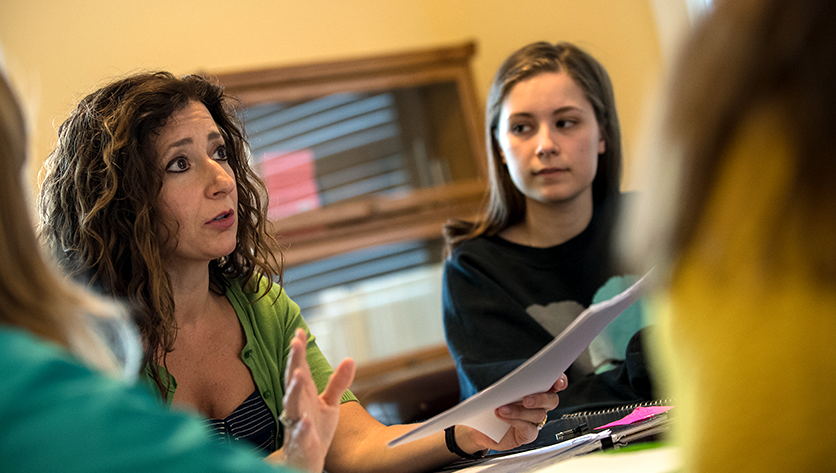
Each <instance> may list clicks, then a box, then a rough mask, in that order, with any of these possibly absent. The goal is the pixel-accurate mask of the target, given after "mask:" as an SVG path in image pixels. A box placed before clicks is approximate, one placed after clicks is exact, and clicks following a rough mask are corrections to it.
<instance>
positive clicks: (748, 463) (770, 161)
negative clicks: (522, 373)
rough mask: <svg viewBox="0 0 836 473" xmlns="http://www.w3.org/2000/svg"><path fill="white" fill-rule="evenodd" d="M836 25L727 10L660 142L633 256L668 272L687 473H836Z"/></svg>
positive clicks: (805, 1)
mask: <svg viewBox="0 0 836 473" xmlns="http://www.w3.org/2000/svg"><path fill="white" fill-rule="evenodd" d="M835 25H836V2H832V1H830V0H795V1H791V2H787V1H784V0H734V1H722V2H718V3H717V4H716V5H715V8H714V11H713V12H711V13H710V14H709V15H708V16H707V17H705V18H704V19H703V21H702V22H701V23H700V24H699V25H698V26H697V28H696V31H695V32H694V34H693V35H692V36H691V37H690V38H689V40H688V42H687V44H686V45H685V48H684V50H683V51H682V55H681V56H680V57H679V61H678V63H677V64H676V67H675V69H674V71H673V75H672V76H671V78H670V85H669V88H668V90H667V92H666V95H665V96H664V100H663V101H662V103H661V109H660V110H661V111H662V113H661V115H660V116H661V120H660V121H659V126H658V128H657V133H656V134H653V135H650V137H649V140H648V144H649V148H650V149H651V152H650V153H648V156H651V157H652V158H653V159H650V160H648V161H647V163H646V165H645V166H644V172H643V176H644V177H646V178H648V180H649V181H650V182H649V185H646V186H644V187H645V188H646V189H647V193H646V199H643V201H642V202H641V203H640V204H639V206H638V208H637V209H635V210H634V211H633V212H631V213H630V214H628V216H627V219H626V221H627V222H628V223H627V227H628V228H627V229H626V231H627V233H628V234H629V235H630V238H629V239H628V241H627V242H626V244H625V248H630V249H631V250H630V251H629V252H625V254H626V255H627V259H629V260H632V261H633V265H634V266H636V267H643V269H646V267H647V266H651V265H652V266H655V268H656V269H655V271H654V274H655V277H656V282H657V284H658V285H659V289H661V291H659V293H658V294H657V296H656V297H655V298H654V299H655V302H654V304H653V306H654V308H655V311H656V313H657V315H658V316H659V317H660V321H661V323H660V339H659V342H660V344H661V351H660V354H661V356H658V357H655V358H654V359H655V360H659V361H660V362H662V361H664V362H666V364H664V365H663V366H664V367H665V368H666V369H665V370H664V372H665V373H666V374H667V375H666V378H665V380H666V381H667V382H663V383H662V385H663V386H666V385H668V382H669V383H670V386H671V388H670V389H671V390H670V395H672V396H673V398H674V399H675V404H676V406H677V409H676V412H677V415H676V418H677V424H676V439H677V440H678V442H679V443H681V445H682V447H683V456H684V458H683V459H684V466H685V471H688V472H712V473H716V472H724V471H729V472H731V471H734V472H743V471H753V472H755V471H757V472H763V471H781V472H789V471H798V472H802V471H803V472H813V471H836V455H833V452H832V446H831V445H830V439H829V437H827V436H823V435H821V434H820V433H819V432H818V431H819V429H822V428H824V429H826V428H827V427H828V426H829V425H831V424H833V422H834V421H836V411H834V410H833V409H832V401H833V392H834V391H835V390H836V372H834V365H836V343H834V339H836V133H834V131H833V130H834V129H836V113H834V110H836V87H835V86H834V84H836V67H834V61H836V27H834V26H835ZM646 184H647V183H646ZM637 248H643V251H636V249H637ZM638 262H641V264H639V263H638Z"/></svg>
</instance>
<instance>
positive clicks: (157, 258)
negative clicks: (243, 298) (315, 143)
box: [38, 72, 281, 394]
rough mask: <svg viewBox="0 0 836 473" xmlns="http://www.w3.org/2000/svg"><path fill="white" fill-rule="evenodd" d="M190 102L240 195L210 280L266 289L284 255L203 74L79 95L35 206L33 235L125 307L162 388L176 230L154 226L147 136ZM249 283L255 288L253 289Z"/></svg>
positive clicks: (153, 167)
mask: <svg viewBox="0 0 836 473" xmlns="http://www.w3.org/2000/svg"><path fill="white" fill-rule="evenodd" d="M193 101H194V102H200V103H202V104H203V105H205V106H206V108H207V109H208V110H209V113H210V114H211V116H212V118H213V119H214V120H215V123H216V124H217V126H218V129H219V130H220V132H221V135H222V136H223V140H224V143H225V145H226V148H227V152H228V156H229V165H230V166H231V167H232V170H233V172H234V175H235V180H236V186H237V192H238V208H237V209H236V217H237V218H238V233H237V244H236V247H235V250H234V251H233V252H232V253H231V254H230V255H227V256H224V257H222V258H219V259H217V260H214V261H212V262H211V263H210V265H209V274H210V286H211V288H212V289H213V290H214V291H216V292H218V291H222V290H223V288H224V287H226V286H227V285H228V278H241V279H242V280H244V281H246V282H253V281H254V280H255V278H253V275H254V274H256V275H259V276H263V277H264V278H265V279H267V280H268V281H269V283H268V284H267V285H266V290H265V292H264V294H266V293H267V291H269V288H270V285H272V282H273V280H274V279H276V280H278V282H279V284H281V251H280V248H279V246H278V244H277V243H276V240H275V239H274V238H273V236H272V234H271V232H270V231H269V222H268V220H267V217H266V205H265V196H266V189H265V187H264V184H263V183H262V182H261V180H260V179H259V178H258V176H257V175H256V174H255V172H254V171H253V170H252V168H251V167H250V165H249V163H248V159H247V142H246V138H245V135H244V131H243V127H242V126H241V124H240V122H239V120H238V119H237V116H236V114H235V111H234V109H233V101H232V100H230V99H229V97H228V96H226V95H225V94H224V90H223V88H222V87H220V86H218V85H214V84H212V83H211V82H209V81H208V80H207V79H205V78H203V77H200V76H196V75H189V76H184V77H182V78H178V77H176V76H174V75H173V74H171V73H168V72H153V73H138V74H134V75H131V76H129V77H126V78H123V79H120V80H117V81H116V82H113V83H111V84H109V85H107V86H104V87H102V88H100V89H98V90H96V91H95V92H93V93H91V94H90V95H88V96H87V97H85V98H84V99H83V100H82V101H81V102H80V103H79V105H78V106H77V107H76V109H75V110H74V111H73V112H72V113H71V114H70V116H69V118H67V120H66V121H65V122H64V123H63V124H62V125H61V127H60V128H59V130H58V144H57V146H56V148H55V150H54V151H53V152H52V153H51V154H50V155H49V157H48V158H47V160H46V162H45V164H44V170H43V174H44V180H43V184H42V187H41V192H40V198H39V202H38V207H39V213H40V224H41V225H40V229H39V231H40V237H41V238H42V239H43V240H44V242H45V243H46V245H47V247H48V249H49V250H51V251H53V252H54V253H55V254H56V255H57V258H58V260H59V263H60V264H61V266H62V267H63V269H64V270H65V271H66V272H67V273H68V274H69V275H70V276H71V277H73V278H76V279H80V280H82V281H84V282H85V283H88V284H90V285H91V286H92V287H95V288H96V289H98V290H100V291H102V292H104V293H105V294H108V295H110V296H114V297H117V298H119V299H122V300H127V302H128V303H129V304H130V306H131V308H132V309H133V311H134V314H135V319H136V322H137V325H138V326H139V329H140V333H141V334H142V337H143V341H144V343H145V360H144V362H145V363H144V365H145V366H147V367H149V368H150V371H151V377H152V378H153V379H154V380H155V382H156V383H157V386H158V387H159V389H160V391H161V393H163V394H165V393H166V392H167V390H168V386H167V381H166V382H164V381H163V380H162V379H161V375H160V371H159V368H158V364H159V365H162V366H165V356H166V354H167V353H169V352H171V351H172V348H173V346H174V341H175V339H176V336H177V325H176V323H175V318H174V309H175V308H174V299H173V294H172V285H171V280H170V278H169V275H168V273H167V272H166V271H165V269H164V265H163V260H162V256H161V255H162V253H161V248H162V246H163V244H164V243H165V242H164V241H161V240H160V235H161V234H167V235H176V229H175V231H173V232H172V231H163V232H159V231H157V230H159V225H161V224H162V225H165V223H164V222H163V219H162V218H161V214H160V209H159V205H158V196H159V194H160V190H161V189H162V184H163V174H164V170H163V169H162V167H161V165H160V164H159V162H158V159H157V157H156V151H155V149H154V139H155V137H156V135H157V134H158V133H159V130H160V128H161V127H162V126H164V125H165V123H166V121H167V120H168V119H169V118H170V117H171V116H172V115H173V114H174V113H175V112H177V111H179V110H181V109H182V108H183V107H185V106H186V105H188V104H189V103H190V102H193ZM166 230H171V229H166ZM277 255H278V257H277ZM248 287H249V289H248V290H251V291H252V292H255V291H256V290H257V289H256V288H257V287H258V285H257V284H250V285H248Z"/></svg>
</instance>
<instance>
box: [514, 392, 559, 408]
mask: <svg viewBox="0 0 836 473" xmlns="http://www.w3.org/2000/svg"><path fill="white" fill-rule="evenodd" d="M559 403H560V396H558V395H557V393H556V392H553V391H548V392H545V393H537V394H530V395H528V396H526V397H524V398H522V401H521V402H520V404H521V405H522V406H523V407H525V408H526V409H545V410H546V411H550V410H552V409H554V408H555V407H557V405H558V404H559Z"/></svg>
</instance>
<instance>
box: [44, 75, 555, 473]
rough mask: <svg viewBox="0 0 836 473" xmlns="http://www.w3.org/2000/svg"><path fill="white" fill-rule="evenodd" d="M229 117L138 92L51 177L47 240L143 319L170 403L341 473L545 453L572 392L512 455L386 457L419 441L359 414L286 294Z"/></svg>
mask: <svg viewBox="0 0 836 473" xmlns="http://www.w3.org/2000/svg"><path fill="white" fill-rule="evenodd" d="M229 102H230V101H229V99H227V98H226V97H225V95H224V92H223V89H222V88H221V87H219V86H215V85H213V84H211V83H209V82H208V81H206V80H205V79H203V78H200V77H197V76H186V77H183V78H177V77H175V76H173V75H171V74H169V73H163V72H160V73H151V74H136V75H133V76H130V77H127V78H125V79H122V80H119V81H116V82H114V83H112V84H110V85H108V86H105V87H103V88H101V89H99V90H97V91H96V92H94V93H92V94H90V95H88V96H87V97H86V98H85V99H83V100H82V101H81V103H80V104H79V106H78V107H77V108H76V109H75V111H74V112H73V113H72V114H71V116H70V117H69V118H68V119H67V121H66V122H65V123H64V124H63V125H62V126H61V128H60V130H59V141H58V145H57V147H56V149H55V151H54V152H53V153H52V154H51V155H50V157H49V158H48V159H47V162H46V165H45V166H46V171H45V174H46V176H45V180H44V182H43V188H42V191H41V198H40V204H39V205H40V215H41V224H42V227H41V233H42V236H43V237H44V239H45V240H46V242H47V244H48V245H49V247H50V249H51V250H52V251H54V252H55V253H56V254H57V255H58V256H59V259H60V261H61V263H62V265H63V267H64V268H65V270H66V271H67V272H68V273H69V274H70V275H71V276H72V277H75V278H80V279H82V280H84V281H86V282H88V283H89V284H91V285H93V286H94V287H96V288H98V289H99V290H100V291H102V292H104V293H105V294H108V295H111V296H114V297H117V298H120V299H122V300H125V301H126V302H127V303H128V304H130V306H131V307H132V308H133V309H134V312H135V314H136V320H137V323H138V325H139V329H140V332H141V334H142V338H143V341H144V342H145V347H144V348H145V360H144V361H145V373H146V374H147V375H148V378H149V379H150V380H152V381H153V384H154V385H155V386H156V389H157V391H158V392H159V394H160V395H161V396H162V398H163V399H165V400H166V402H168V403H173V404H175V405H179V406H188V407H190V408H192V409H195V410H197V411H199V412H200V413H201V414H203V415H204V416H206V417H208V418H209V419H210V420H209V422H210V423H211V425H212V426H213V427H214V428H215V430H216V431H217V434H218V436H219V437H221V438H222V439H233V440H238V439H246V440H248V441H250V442H252V443H254V444H255V445H256V446H257V447H258V448H260V449H262V450H264V451H267V452H270V451H273V450H276V449H278V448H280V447H282V448H281V450H282V451H285V450H287V452H288V454H294V455H295V454H297V453H298V452H301V454H302V455H303V456H306V458H307V457H310V458H312V459H314V460H315V459H320V458H324V465H325V466H326V467H327V468H328V470H329V471H353V470H357V469H364V470H365V471H395V470H397V471H420V470H426V469H431V468H434V467H436V466H438V465H442V464H444V463H447V462H449V461H452V460H454V459H455V458H456V454H454V453H453V452H454V451H457V452H459V453H466V454H471V453H473V452H477V451H483V450H485V449H488V448H492V449H508V448H513V447H516V446H518V445H520V444H522V443H525V442H530V441H532V440H534V438H535V437H536V433H537V425H538V424H539V422H540V421H541V419H543V418H544V416H545V413H546V412H547V411H549V410H551V409H553V408H554V407H555V406H556V405H557V401H558V399H557V394H556V391H557V390H559V389H562V388H563V387H564V384H562V383H561V382H559V383H556V386H555V388H554V389H553V390H551V391H549V392H547V393H539V394H533V395H531V396H529V397H528V398H527V399H526V400H525V402H524V403H523V402H520V403H515V404H512V405H508V406H504V407H503V408H500V409H499V410H498V412H497V415H498V416H499V417H500V418H502V419H503V420H505V421H506V422H507V423H509V424H510V425H511V427H512V428H511V429H509V432H508V434H507V435H506V436H505V437H504V438H503V439H502V440H501V441H500V442H498V443H497V442H493V441H491V440H490V439H489V438H488V437H487V436H485V435H483V434H481V433H480V432H477V431H475V430H473V429H471V428H468V427H462V426H459V427H457V428H456V430H455V431H454V434H455V435H456V437H457V442H454V443H457V444H458V449H457V448H451V449H450V451H448V447H447V446H446V443H445V435H444V434H443V433H439V434H437V435H435V436H432V437H428V438H426V439H423V440H420V441H416V442H413V443H410V444H407V445H404V446H401V447H398V448H396V449H389V448H386V443H387V442H388V440H390V439H392V438H394V437H396V436H398V435H400V434H402V433H404V432H406V431H407V430H409V429H411V427H410V426H390V427H385V426H383V425H382V424H380V423H378V422H377V421H375V420H374V419H373V418H372V417H371V416H370V415H369V414H368V413H367V412H366V411H365V410H364V409H363V408H362V407H361V406H360V404H359V403H357V402H353V401H356V399H355V398H354V396H353V394H351V392H349V391H346V389H347V387H348V386H349V385H350V383H351V380H352V378H353V362H352V361H351V360H345V361H343V363H342V364H340V366H339V367H338V368H337V369H336V370H332V368H331V367H330V366H329V364H328V362H327V361H326V360H325V358H324V357H323V355H322V353H321V352H320V350H319V348H318V347H317V345H316V342H315V338H314V337H313V336H312V335H311V334H310V333H309V332H308V329H307V326H306V325H305V322H304V320H303V319H302V317H301V315H300V312H299V308H298V306H297V305H296V304H295V303H293V302H292V301H291V300H290V299H289V298H288V296H287V294H286V293H285V292H283V291H282V290H281V287H280V281H281V265H280V261H279V259H280V258H277V257H276V256H275V255H277V254H280V251H279V248H278V245H277V244H276V242H275V241H274V240H273V238H272V236H271V235H270V233H269V232H268V221H267V218H266V209H265V205H264V194H265V192H264V186H263V184H262V183H261V181H260V180H259V179H258V178H257V177H256V176H255V174H254V173H253V171H252V169H251V168H250V166H249V164H248V162H247V154H246V151H247V150H246V142H245V139H244V133H243V130H242V128H241V126H240V124H239V123H238V122H237V120H236V119H235V114H234V112H233V111H232V110H231V108H230V103H229ZM274 280H278V281H279V283H278V284H276V283H274ZM329 377H330V379H331V381H330V384H329ZM320 393H321V394H320ZM245 419H246V420H245ZM338 420H339V424H338V422H337V421H338ZM251 424H254V425H256V427H255V428H251ZM332 439H333V440H332ZM289 447H294V448H289ZM295 447H299V448H295ZM329 447H330V448H329ZM326 452H327V457H325V453H326ZM308 465H309V468H310V469H311V470H317V469H321V468H322V466H323V465H322V463H321V462H320V463H316V461H312V462H311V463H309V464H308Z"/></svg>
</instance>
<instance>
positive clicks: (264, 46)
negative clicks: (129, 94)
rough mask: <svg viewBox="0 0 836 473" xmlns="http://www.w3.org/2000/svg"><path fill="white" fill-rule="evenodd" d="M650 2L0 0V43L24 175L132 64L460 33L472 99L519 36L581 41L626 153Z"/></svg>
mask: <svg viewBox="0 0 836 473" xmlns="http://www.w3.org/2000/svg"><path fill="white" fill-rule="evenodd" d="M658 1H660V0H532V1H524V2H512V1H508V0H501V1H500V0H303V1H289V0H240V1H237V2H230V1H220V0H199V1H198V0H165V1H163V0H142V1H137V0H131V1H125V0H74V1H64V0H0V43H2V46H3V49H4V50H5V56H6V66H7V68H8V70H9V74H10V76H11V77H12V80H13V82H14V83H15V85H16V86H17V88H18V90H19V91H20V92H21V94H22V95H23V96H24V98H25V99H26V101H27V102H28V104H29V106H30V109H31V113H32V114H33V115H34V118H35V122H34V129H33V140H34V141H33V145H32V154H33V156H32V169H33V176H34V173H35V172H36V171H35V170H36V169H37V168H39V167H40V164H41V162H42V161H43V158H44V157H45V156H46V154H48V152H49V151H50V149H51V147H52V145H53V144H54V141H55V138H56V132H55V129H56V128H57V126H58V125H59V124H60V123H61V121H63V119H64V118H65V117H66V115H67V113H68V112H69V110H70V109H71V108H72V106H73V105H74V103H75V102H76V101H77V100H78V99H80V98H81V97H82V96H83V94H85V93H87V92H89V91H90V90H91V89H92V88H94V87H95V86H96V85H100V84H102V83H103V82H106V81H107V80H108V79H109V78H112V77H114V76H118V75H122V74H125V73H128V72H131V71H133V70H136V69H140V68H142V69H157V68H160V69H168V70H171V71H172V72H175V73H189V72H195V71H206V72H209V73H212V72H234V71H239V70H243V69H248V68H263V67H270V66H277V65H288V64H298V63H305V62H311V61H318V60H328V59H336V58H344V57H355V56H363V55H368V54H377V53H389V52H396V51H400V50H411V49H420V48H426V47H433V46H443V45H450V44H456V43H460V42H463V41H466V40H471V39H472V40H475V41H476V42H477V45H478V51H477V55H476V57H475V60H474V72H475V79H476V82H477V83H476V87H477V91H478V92H479V94H480V96H481V97H484V96H485V94H486V93H487V89H488V87H489V86H490V81H491V78H492V75H493V72H494V70H495V69H496V67H497V66H498V65H499V63H500V62H501V61H502V60H503V59H504V57H505V56H507V55H508V54H509V53H511V52H512V51H513V50H515V49H517V48H518V47H520V46H522V45H524V44H527V43H529V42H532V41H537V40H547V41H551V42H555V41H560V40H568V41H572V42H575V43H577V44H579V45H580V46H581V47H583V48H585V49H587V50H588V51H589V52H590V53H592V54H593V55H594V56H596V57H597V58H598V59H599V60H600V61H601V62H602V63H603V64H604V66H605V67H607V69H608V70H609V72H610V74H611V76H612V79H613V82H614V85H615V89H616V97H617V101H618V106H619V108H620V115H621V121H622V126H623V128H624V137H625V147H626V149H627V150H628V151H629V150H630V149H631V147H632V143H633V141H635V139H636V135H637V133H638V132H639V130H640V123H639V121H640V116H641V114H642V103H643V101H644V99H645V97H646V96H647V95H648V92H649V91H650V90H649V88H648V86H650V85H653V84H654V81H655V78H656V76H657V74H658V73H659V72H660V70H661V69H662V62H663V58H662V53H661V49H660V43H659V39H658V35H657V28H656V23H655V21H654V11H653V8H654V7H653V5H654V3H655V2H658ZM661 1H669V0H661ZM483 102H484V99H483ZM628 159H629V156H628Z"/></svg>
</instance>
